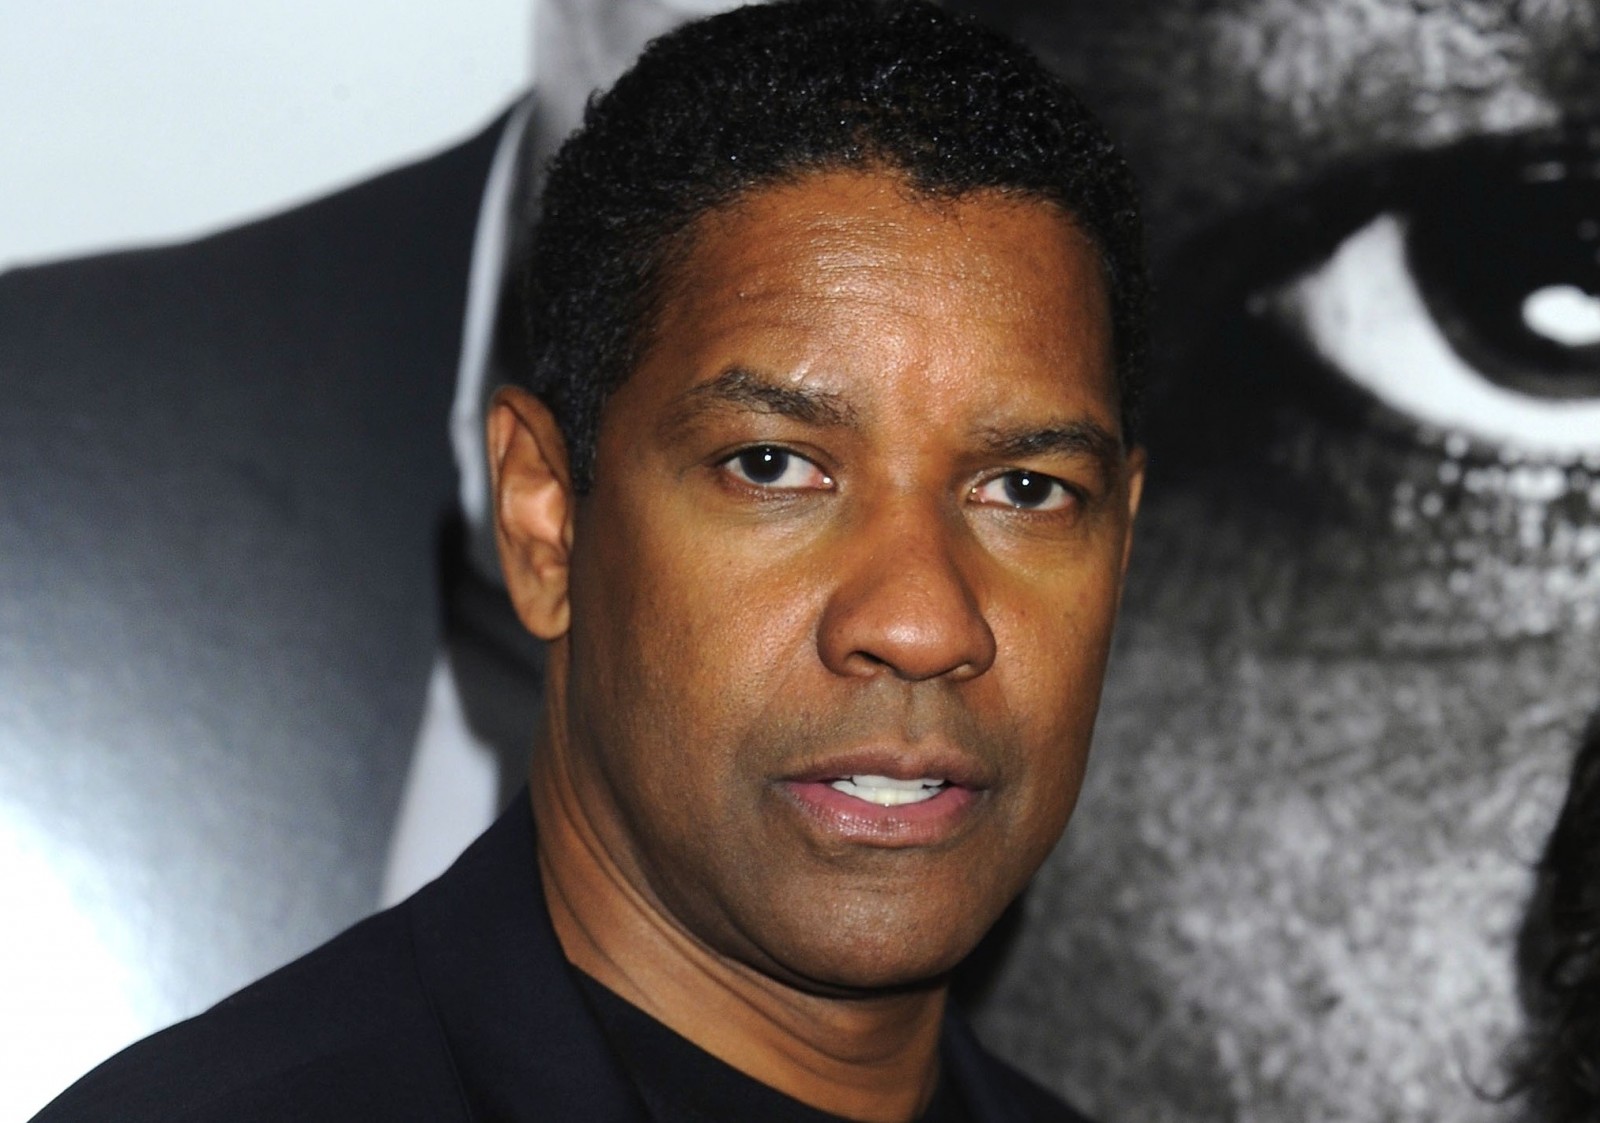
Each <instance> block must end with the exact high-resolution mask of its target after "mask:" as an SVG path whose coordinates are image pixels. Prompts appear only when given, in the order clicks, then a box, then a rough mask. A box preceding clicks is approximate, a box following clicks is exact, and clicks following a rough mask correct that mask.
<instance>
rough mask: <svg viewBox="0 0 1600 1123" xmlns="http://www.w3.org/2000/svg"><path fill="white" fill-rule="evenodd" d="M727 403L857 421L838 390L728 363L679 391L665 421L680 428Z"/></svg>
mask: <svg viewBox="0 0 1600 1123" xmlns="http://www.w3.org/2000/svg"><path fill="white" fill-rule="evenodd" d="M726 406H732V407H735V408H737V409H747V410H751V411H754V412H756V413H771V414H777V415H778V416H780V417H787V418H790V419H792V420H794V421H798V422H800V423H801V424H804V425H815V426H820V427H824V428H840V427H845V426H850V425H854V424H855V421H856V412H855V410H854V409H852V408H851V407H850V406H849V405H848V404H847V403H846V402H845V401H844V400H843V399H842V398H840V397H839V395H837V394H833V393H829V392H828V391H826V390H817V389H814V388H811V387H806V386H781V385H779V384H778V383H776V382H774V381H772V380H771V379H770V378H768V377H766V376H765V375H762V374H759V373H757V372H755V371H752V370H749V369H747V368H744V367H729V368H728V369H727V370H725V371H723V372H722V373H721V374H719V375H718V376H717V377H716V378H713V379H712V380H711V381H710V382H702V383H701V384H700V385H698V386H695V387H692V388H691V389H689V390H687V391H686V392H685V393H683V394H682V395H680V397H679V398H678V401H677V402H676V403H675V404H674V406H673V408H672V409H671V411H670V412H669V413H668V415H667V424H668V425H669V426H671V427H672V428H682V427H683V426H686V425H688V424H690V423H692V422H693V421H694V419H695V418H696V417H697V416H698V415H699V414H701V413H704V412H706V411H708V410H713V409H716V408H718V407H726Z"/></svg>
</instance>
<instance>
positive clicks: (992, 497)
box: [972, 468, 1072, 511]
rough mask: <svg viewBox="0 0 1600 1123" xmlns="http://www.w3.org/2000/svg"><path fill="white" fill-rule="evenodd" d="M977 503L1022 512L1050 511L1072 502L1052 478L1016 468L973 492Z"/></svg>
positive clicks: (1065, 489) (1070, 496) (1058, 481)
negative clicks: (1012, 508) (1011, 508)
mask: <svg viewBox="0 0 1600 1123" xmlns="http://www.w3.org/2000/svg"><path fill="white" fill-rule="evenodd" d="M972 496H973V498H974V499H976V500H978V501H979V502H980V503H988V504H992V505H997V506H1004V507H1014V508H1016V509H1018V510H1021V511H1053V510H1055V509H1056V508H1058V507H1063V506H1065V505H1066V504H1067V502H1068V501H1069V500H1070V499H1071V498H1072V495H1071V492H1069V491H1068V490H1067V488H1066V485H1065V484H1063V483H1062V482H1061V481H1060V480H1058V479H1056V478H1055V477H1054V476H1047V475H1045V474H1044V473H1042V472H1030V471H1028V470H1027V469H1023V468H1019V469H1016V470H1014V471H1011V472H1005V473H1002V474H1001V475H998V476H996V477H994V478H993V479H992V480H989V481H988V482H987V483H983V484H979V485H978V486H977V487H975V488H973V489H972Z"/></svg>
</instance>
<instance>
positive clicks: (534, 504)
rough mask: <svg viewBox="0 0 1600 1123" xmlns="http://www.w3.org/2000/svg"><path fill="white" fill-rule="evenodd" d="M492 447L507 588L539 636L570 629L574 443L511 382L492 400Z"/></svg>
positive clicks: (491, 472)
mask: <svg viewBox="0 0 1600 1123" xmlns="http://www.w3.org/2000/svg"><path fill="white" fill-rule="evenodd" d="M487 426H488V434H487V436H488V441H487V444H488V453H489V476H490V481H491V494H492V495H493V496H494V523H495V542H496V545H497V546H498V547H499V550H500V570H501V572H502V573H503V574H504V575H505V582H506V591H507V592H508V593H510V594H511V604H512V606H513V607H514V608H515V609H516V610H517V616H518V618H519V619H521V621H522V625H523V627H525V628H527V629H528V631H530V632H532V633H533V634H534V635H536V636H538V637H539V638H540V639H544V640H553V639H558V638H560V637H561V636H563V635H565V634H566V632H567V627H568V625H569V624H570V622H571V619H572V616H571V606H570V604H569V602H568V599H567V587H568V585H567V581H568V576H569V573H570V568H569V562H570V560H571V557H572V517H573V513H574V508H575V506H576V504H575V503H574V497H573V493H572V476H571V473H570V471H569V469H568V465H567V446H566V442H565V441H563V440H562V439H561V430H560V428H559V427H558V426H557V425H556V420H555V418H554V417H553V416H551V413H550V411H549V409H547V408H546V407H545V404H544V403H543V402H541V401H540V400H539V399H538V398H535V397H534V396H533V395H532V394H530V393H528V392H527V391H526V390H523V389H520V388H518V387H514V386H504V387H501V388H500V389H499V390H497V391H496V392H495V395H494V399H493V400H492V401H491V402H490V403H489V418H488V422H487Z"/></svg>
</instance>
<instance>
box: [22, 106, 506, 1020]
mask: <svg viewBox="0 0 1600 1123" xmlns="http://www.w3.org/2000/svg"><path fill="white" fill-rule="evenodd" d="M499 131H500V129H499V125H498V124H497V125H495V126H494V127H492V128H490V129H489V130H487V131H486V132H484V133H483V134H482V135H480V136H478V137H476V138H474V139H472V140H471V141H469V142H467V143H465V144H464V145H462V146H460V147H458V148H455V149H453V150H451V151H448V152H445V153H443V154H441V155H438V156H436V157H433V158H432V159H429V160H426V161H423V162H421V163H418V164H415V165H412V166H410V167H406V168H402V169H400V170H397V171H395V172H392V173H390V174H387V175H384V176H381V177H379V178H377V179H374V180H371V181H369V182H367V183H363V184H361V185H359V186H357V187H354V188H351V189H350V190H347V191H343V192H340V193H338V194H336V195H333V196H331V197H329V198H326V199H323V200H321V201H318V202H315V203H312V204H309V205H307V206H304V207H301V208H299V209H296V210H294V211H291V212H288V213H286V214H282V215H279V216H276V217H273V218H270V219H267V220H264V221H261V222H258V223H254V224H251V225H249V226H245V227H241V228H238V229H235V230H230V231H226V232H224V233H221V234H218V235H215V236H213V237H208V238H204V239H202V240H199V241H196V242H193V243H190V244H187V245H180V246H172V247H166V248H160V249H151V250H141V251H137V252H129V253H118V254H111V255H107V256H102V257H95V258H89V259H84V260H80V261H71V262H65V263H61V264H53V265H48V266H42V267H37V268H31V269H24V270H18V271H14V272H11V273H7V274H5V275H3V276H0V386H3V387H4V393H3V394H0V637H3V641H0V791H3V792H10V793H13V795H12V800H13V801H14V802H13V803H12V804H11V805H10V807H11V810H8V811H6V812H0V813H4V814H20V815H21V816H22V818H21V822H20V824H15V823H14V824H13V825H14V826H20V829H22V831H23V832H24V837H25V838H29V839H30V840H31V841H33V842H35V843H37V844H38V845H39V846H40V848H41V849H42V850H44V851H45V852H46V853H49V854H51V855H52V856H53V857H59V858H61V861H59V862H58V863H57V868H58V869H60V870H62V871H83V872H81V873H80V874H74V875H73V876H74V877H75V880H74V881H73V882H72V883H71V884H70V885H69V886H67V888H68V891H69V892H70V893H71V895H72V896H73V898H74V900H75V901H77V902H78V903H79V904H80V905H81V906H83V907H84V908H85V909H86V911H88V912H89V913H90V914H91V916H93V918H94V919H95V920H96V922H97V923H99V926H100V930H101V931H105V932H110V933H123V932H126V933H128V934H129V935H128V937H127V941H125V942H123V943H122V946H118V947H117V951H118V952H119V953H120V954H122V955H124V956H126V957H127V959H128V960H129V964H128V965H129V966H130V967H132V968H133V969H135V970H136V971H138V972H140V973H141V975H142V976H143V981H144V982H145V983H146V984H147V985H148V986H149V989H150V991H153V992H154V993H155V994H156V995H158V996H160V997H161V998H165V999H167V1000H168V1002H169V1003H170V1006H169V1007H168V1008H172V1009H178V1010H183V1009H194V1008H197V1007H198V1005H200V1004H207V1005H208V1004H210V1003H211V1002H213V1001H215V1000H216V998H217V997H219V996H221V995H222V994H226V993H227V992H228V991H231V990H233V989H235V988H236V987H238V986H239V985H241V984H242V983H243V982H245V981H247V980H248V979H250V978H252V977H255V976H258V975H260V974H261V973H262V972H264V971H266V970H267V969H269V968H271V967H273V966H276V965H278V964H281V963H283V962H285V961H286V960H287V959H288V958H290V957H291V956H293V955H297V954H300V953H301V952H303V951H305V950H306V949H307V948H309V947H312V946H314V945H315V944H317V943H319V942H321V941H322V940H324V939H326V938H327V937H328V936H329V935H330V934H332V933H334V932H337V931H339V930H340V929H341V928H343V927H345V926H346V925H348V924H350V923H351V922H352V921H354V920H355V919H357V918H358V917H360V916H362V915H364V914H366V913H367V912H368V911H369V910H370V909H371V908H372V905H373V904H374V903H375V902H376V900H377V897H378V890H379V885H380V881H381V876H382V870H383V863H384V860H385V856H386V853H387V846H388V842H389V835H390V826H391V823H392V820H393V815H394V813H395V810H396V808H397V806H398V801H399V794H400V787H401V784H402V781H403V778H404V776H405V773H406V768H407V765H408V763H409V760H410V755H411V750H412V746H413V744H414V742H415V738H416V733H417V724H418V720H419V717H420V715H421V713H422V708H423V701H424V697H425V689H426V684H427V681H428V671H429V667H430V664H431V662H432V659H433V656H434V652H435V650H436V649H437V648H438V646H439V632H440V628H439V620H438V617H439V611H440V610H439V598H438V591H437V590H438V581H437V575H436V572H435V554H436V535H437V531H438V528H439V525H440V522H441V519H442V518H443V517H444V516H445V515H446V514H448V513H449V512H450V511H451V510H453V508H454V506H455V487H456V485H455V471H454V466H453V463H452V459H451V454H450V448H449V443H448V435H447V424H448V414H449V409H450V403H451V399H452V395H453V391H454V385H455V379H456V366H457V357H458V350H459V346H460V332H461V322H462V314H463V306H464V300H465V293H466V275H467V268H468V263H469V260H470V255H471V243H472V235H473V230H474V225H475V222H476V219H477V212H478V204H479V199H480V196H481V193H482V191H483V186H484V180H485V178H486V175H487V171H488V166H489V162H490V159H491V157H492V155H493V151H494V145H495V142H496V140H497V139H498V136H499ZM174 174H181V169H175V171H174ZM16 793H20V796H21V801H20V802H16V801H17V798H18V797H17V794H16ZM5 875H6V874H5V871H0V877H4V876H5ZM28 922H29V920H28V918H27V917H12V918H8V923H18V924H26V923H28ZM117 943H118V941H116V940H113V941H112V944H113V946H116V945H117ZM159 1010H160V1007H159V1006H158V1007H157V1012H158V1013H159Z"/></svg>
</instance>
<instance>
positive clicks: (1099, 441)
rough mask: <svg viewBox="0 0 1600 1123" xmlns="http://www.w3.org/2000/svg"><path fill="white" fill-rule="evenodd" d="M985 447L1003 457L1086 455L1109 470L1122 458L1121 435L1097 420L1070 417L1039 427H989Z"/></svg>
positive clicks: (991, 453)
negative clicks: (1115, 433)
mask: <svg viewBox="0 0 1600 1123" xmlns="http://www.w3.org/2000/svg"><path fill="white" fill-rule="evenodd" d="M981 440H982V443H983V448H984V451H985V452H987V453H989V454H990V455H991V456H995V457H999V458H1001V459H1008V460H1009V459H1022V458H1025V457H1029V456H1087V457H1089V458H1091V459H1093V460H1096V461H1098V462H1099V464H1100V465H1101V467H1102V468H1104V469H1106V470H1107V471H1110V470H1111V469H1113V468H1115V467H1116V466H1117V464H1119V463H1120V462H1121V460H1122V454H1123V449H1122V439H1121V438H1120V437H1118V436H1116V435H1114V434H1113V433H1112V432H1111V431H1110V430H1108V429H1106V428H1105V427H1104V426H1103V425H1100V424H1098V423H1097V422H1094V421H1067V422H1063V423H1061V424H1059V425H1048V426H1044V427H1042V428H1038V429H1032V428H1030V429H989V430H986V431H985V432H984V433H983V434H982V436H981Z"/></svg>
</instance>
